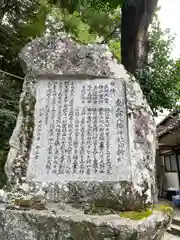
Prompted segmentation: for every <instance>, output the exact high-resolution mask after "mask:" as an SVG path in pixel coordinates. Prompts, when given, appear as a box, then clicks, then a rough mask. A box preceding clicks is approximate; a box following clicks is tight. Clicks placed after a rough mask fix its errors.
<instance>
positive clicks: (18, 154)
mask: <svg viewBox="0 0 180 240" xmlns="http://www.w3.org/2000/svg"><path fill="white" fill-rule="evenodd" d="M20 58H21V61H22V65H23V68H24V71H25V72H26V78H25V82H24V85H23V92H22V94H21V100H20V113H19V117H18V121H17V125H16V128H15V130H14V133H13V135H12V137H11V140H10V146H11V148H10V152H9V156H8V160H7V163H6V173H7V175H8V178H9V180H10V182H11V183H16V184H19V183H20V184H21V183H22V182H24V183H26V182H27V183H28V185H29V186H30V190H29V191H30V192H31V191H32V192H34V191H35V192H38V191H41V192H42V191H43V192H44V193H45V195H46V197H47V198H48V199H50V200H56V201H60V202H62V201H64V202H76V203H77V202H79V203H80V204H81V203H83V202H84V203H86V202H92V201H93V202H94V201H98V202H99V201H101V203H102V204H104V203H105V202H108V201H109V203H108V204H110V205H118V207H119V209H136V208H141V207H143V206H144V205H147V204H151V203H152V202H153V196H154V183H155V182H154V159H155V122H154V119H153V116H152V112H151V110H150V108H149V106H148V104H147V102H146V100H145V98H144V96H143V94H142V91H141V89H140V87H139V84H138V83H137V82H136V81H135V79H134V78H133V77H132V76H130V75H128V73H127V72H126V71H125V70H124V68H123V66H122V65H119V64H117V62H116V61H115V60H113V59H112V54H111V53H110V52H109V50H108V48H107V47H106V46H101V45H87V46H81V45H78V44H77V43H75V42H73V41H72V40H71V39H69V38H67V36H62V37H57V38H56V37H48V38H41V39H36V40H34V41H33V42H31V43H29V44H28V45H27V46H26V47H25V48H24V49H23V50H22V52H21V54H20ZM40 75H41V77H39V76H40ZM61 76H62V77H61ZM74 77H75V78H79V79H81V81H82V83H83V82H85V81H87V79H89V81H93V79H99V80H98V81H101V79H102V81H103V79H104V78H107V79H111V80H112V81H113V84H115V86H116V89H118V86H123V89H124V90H123V91H124V94H125V105H126V107H125V109H124V110H125V114H126V117H127V128H126V130H128V134H127V138H128V139H127V141H125V142H121V144H124V145H125V148H128V158H127V164H124V163H123V165H121V169H124V172H125V169H126V173H128V174H124V175H123V174H122V172H123V171H120V170H118V171H119V172H120V173H119V178H117V181H113V179H111V180H110V181H109V180H108V178H107V179H104V178H103V181H101V180H98V181H96V180H93V179H91V181H83V179H82V181H66V179H64V181H55V182H49V183H46V178H44V180H43V181H42V180H41V181H40V182H38V177H39V175H37V176H35V177H34V176H30V174H29V175H28V173H29V171H28V166H29V158H30V152H31V148H32V143H33V141H34V140H33V132H34V128H35V120H34V117H35V110H34V109H35V106H36V101H37V99H36V98H37V83H38V82H39V81H40V80H39V79H40V78H46V79H59V81H62V78H66V79H68V80H72V79H73V78H74ZM74 82H75V80H74ZM119 96H120V95H119ZM123 114H124V113H123ZM124 119H125V118H124ZM123 134H124V133H123ZM121 136H123V135H122V134H121ZM122 139H123V138H122ZM123 141H124V140H123ZM122 146H123V145H122ZM123 161H124V162H125V161H126V160H123ZM119 166H120V165H119ZM119 169H120V168H119ZM118 171H117V174H116V175H117V176H118ZM27 175H28V178H27ZM118 179H119V180H118ZM43 182H44V183H43ZM33 184H34V187H33ZM43 184H44V185H45V186H46V187H43V186H42V185H43ZM15 188H16V187H15ZM42 189H43V190H42Z"/></svg>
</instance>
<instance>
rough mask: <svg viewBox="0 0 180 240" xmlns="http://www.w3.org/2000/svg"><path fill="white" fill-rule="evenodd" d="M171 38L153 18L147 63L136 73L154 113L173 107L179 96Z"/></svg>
mask: <svg viewBox="0 0 180 240" xmlns="http://www.w3.org/2000/svg"><path fill="white" fill-rule="evenodd" d="M173 40H174V38H173V37H172V36H171V35H170V32H169V30H166V31H163V30H162V29H161V28H160V24H159V21H158V19H157V18H155V21H154V22H153V25H152V29H151V31H150V33H149V42H150V50H149V55H148V56H149V57H148V63H147V65H146V66H145V68H144V69H142V70H141V71H139V72H138V73H137V79H139V82H140V84H141V87H142V90H143V92H144V94H145V96H146V97H147V100H148V102H149V104H150V106H151V108H152V110H153V111H154V114H156V113H157V111H161V110H162V109H163V108H166V109H172V108H174V107H175V105H176V103H177V101H178V100H179V98H180V97H179V96H180V78H179V73H180V64H179V63H180V60H177V61H175V60H173V59H172V57H171V50H172V49H171V46H172V43H173Z"/></svg>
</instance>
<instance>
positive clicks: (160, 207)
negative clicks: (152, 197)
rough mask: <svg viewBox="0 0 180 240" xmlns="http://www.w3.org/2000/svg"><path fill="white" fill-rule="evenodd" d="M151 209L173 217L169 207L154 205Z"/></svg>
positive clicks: (171, 209)
mask: <svg viewBox="0 0 180 240" xmlns="http://www.w3.org/2000/svg"><path fill="white" fill-rule="evenodd" d="M152 209H153V210H154V211H162V212H164V213H166V214H167V215H168V216H169V217H172V215H173V208H172V207H171V206H170V205H165V204H155V205H153V206H152Z"/></svg>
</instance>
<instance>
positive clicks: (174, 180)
mask: <svg viewBox="0 0 180 240" xmlns="http://www.w3.org/2000/svg"><path fill="white" fill-rule="evenodd" d="M165 176H166V184H165V190H167V189H168V188H175V189H179V179H178V174H177V173H167V172H166V173H165Z"/></svg>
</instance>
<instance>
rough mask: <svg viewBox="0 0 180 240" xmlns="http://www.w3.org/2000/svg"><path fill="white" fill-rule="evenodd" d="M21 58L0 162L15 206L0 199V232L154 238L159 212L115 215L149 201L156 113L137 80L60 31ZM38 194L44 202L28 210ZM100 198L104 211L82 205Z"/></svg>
mask: <svg viewBox="0 0 180 240" xmlns="http://www.w3.org/2000/svg"><path fill="white" fill-rule="evenodd" d="M20 59H21V62H22V66H23V69H24V71H25V73H26V77H25V81H24V85H23V91H22V94H21V99H20V112H19V116H18V119H17V124H16V128H15V130H14V132H13V135H12V137H11V140H10V152H9V155H8V159H7V163H6V167H5V170H6V173H7V176H8V179H9V183H10V185H11V192H9V193H7V194H6V196H7V201H10V200H11V202H14V206H10V207H9V206H8V209H7V206H5V207H2V208H1V209H0V222H1V226H0V232H1V233H2V234H1V239H2V240H10V239H11V240H12V239H14V240H21V239H23V240H24V239H27V240H35V239H41V240H43V239H44V240H45V239H48V240H51V239H52V240H68V239H69V240H70V239H71V240H81V239H82V240H85V239H92V240H100V239H106V240H115V239H116V240H119V239H134V240H135V239H138V240H140V239H160V238H161V236H162V235H163V233H164V231H165V229H166V227H167V226H168V224H169V222H170V217H169V216H168V215H167V214H166V213H163V212H153V214H152V215H151V216H150V218H149V219H147V220H143V221H140V222H139V221H135V222H134V221H132V222H131V221H129V220H126V219H123V218H121V217H120V216H119V211H123V210H133V209H135V210H137V209H138V210H140V209H142V208H144V207H148V206H149V205H151V204H153V202H154V193H155V182H154V175H155V174H154V167H155V166H154V160H155V122H154V119H153V116H152V112H151V110H150V108H149V106H148V104H147V102H146V100H145V98H144V97H143V94H142V91H141V89H140V87H139V84H138V83H137V82H136V80H135V79H134V78H133V77H132V76H130V75H129V74H128V73H127V72H126V71H125V70H124V68H123V66H122V65H119V64H118V63H117V62H116V61H115V60H113V58H112V54H111V53H110V52H109V50H108V48H107V47H106V46H103V45H86V46H85V45H79V44H77V43H75V42H73V41H72V40H71V39H69V38H68V37H67V36H61V37H48V38H40V39H36V40H34V41H32V42H31V43H29V44H28V45H27V46H25V47H24V49H23V50H22V51H21V53H20ZM33 197H34V198H33ZM38 197H43V198H45V200H46V201H47V205H46V208H47V209H46V210H42V211H37V210H33V209H34V208H35V209H38V208H37V206H36V204H35V203H37V202H38V201H37V198H38ZM35 198H36V202H33V200H32V199H35ZM38 203H39V202H38ZM50 203H51V205H50V206H49V204H50ZM58 204H60V205H58ZM16 205H18V207H19V208H17V207H16ZM38 206H41V209H42V204H40V205H38ZM14 208H15V209H14ZM24 208H25V209H24ZM99 208H100V209H101V211H100V212H101V214H103V215H102V216H99V215H90V214H89V213H90V212H91V213H92V209H95V212H96V210H97V209H99ZM62 209H63V210H62ZM98 211H99V210H98ZM109 213H111V214H112V213H113V214H112V215H106V214H109Z"/></svg>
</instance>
